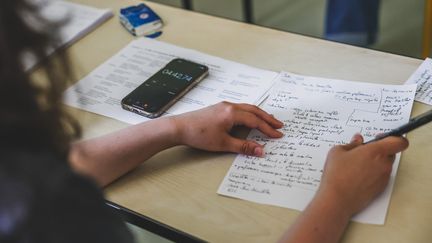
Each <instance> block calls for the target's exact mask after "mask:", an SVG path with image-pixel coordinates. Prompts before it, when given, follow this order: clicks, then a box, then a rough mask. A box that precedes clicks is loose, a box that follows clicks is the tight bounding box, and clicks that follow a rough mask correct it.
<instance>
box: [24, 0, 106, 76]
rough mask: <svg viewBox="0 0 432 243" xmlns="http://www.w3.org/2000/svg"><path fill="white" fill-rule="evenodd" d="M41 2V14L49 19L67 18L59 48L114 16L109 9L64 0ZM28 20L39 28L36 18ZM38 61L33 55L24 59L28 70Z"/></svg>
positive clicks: (62, 28)
mask: <svg viewBox="0 0 432 243" xmlns="http://www.w3.org/2000/svg"><path fill="white" fill-rule="evenodd" d="M39 2H40V4H43V5H42V6H43V7H42V9H41V11H42V12H41V15H42V16H43V17H44V18H46V19H47V20H50V21H54V22H62V21H65V20H67V22H66V23H65V24H64V25H63V26H62V27H61V29H60V33H59V34H60V39H61V42H60V43H59V46H58V47H57V48H64V47H67V46H69V45H71V44H73V43H74V42H75V41H77V40H79V39H80V38H82V37H83V36H85V35H86V34H88V33H89V32H91V31H92V30H94V29H95V28H96V27H97V26H99V25H100V24H102V23H103V22H105V21H106V20H108V19H109V18H111V17H112V16H113V13H112V11H111V10H109V9H98V8H94V7H91V6H86V5H82V4H77V3H72V2H67V1H62V0H51V1H39ZM28 21H29V22H30V23H31V24H32V25H34V27H35V28H38V23H37V22H35V20H32V19H28ZM54 51H55V50H54V49H52V50H47V56H49V55H51V54H52V53H53V52H54ZM38 61H40V60H36V59H35V58H33V57H32V56H28V57H26V58H25V60H24V64H25V67H26V70H29V69H31V68H33V67H34V66H35V65H36V64H37V62H38Z"/></svg>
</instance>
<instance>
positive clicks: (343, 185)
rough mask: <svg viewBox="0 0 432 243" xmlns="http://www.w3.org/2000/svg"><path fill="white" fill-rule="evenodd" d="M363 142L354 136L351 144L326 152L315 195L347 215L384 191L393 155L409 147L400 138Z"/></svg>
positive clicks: (357, 210)
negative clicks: (330, 201) (335, 203)
mask: <svg viewBox="0 0 432 243" xmlns="http://www.w3.org/2000/svg"><path fill="white" fill-rule="evenodd" d="M362 143H363V137H362V136H361V135H359V134H356V135H355V136H354V137H353V139H352V141H351V143H349V144H347V145H339V146H335V147H333V148H332V149H331V150H330V151H329V153H328V155H327V160H326V164H325V167H324V173H323V177H322V179H321V185H320V188H319V190H318V192H317V195H316V197H324V198H326V200H334V201H333V202H337V204H339V205H340V210H344V213H346V214H347V216H352V215H353V214H355V213H357V212H359V211H360V210H362V209H363V208H365V207H366V206H367V205H368V204H369V203H370V202H371V201H372V200H373V199H374V198H375V197H376V196H377V195H378V194H380V193H381V192H382V191H383V190H384V189H385V188H386V185H387V184H388V181H389V178H390V174H391V171H392V166H393V161H394V159H395V154H396V153H398V152H401V151H403V150H405V149H406V148H407V147H408V141H407V140H406V139H405V138H403V137H388V138H385V139H382V140H379V141H377V142H373V143H370V144H362Z"/></svg>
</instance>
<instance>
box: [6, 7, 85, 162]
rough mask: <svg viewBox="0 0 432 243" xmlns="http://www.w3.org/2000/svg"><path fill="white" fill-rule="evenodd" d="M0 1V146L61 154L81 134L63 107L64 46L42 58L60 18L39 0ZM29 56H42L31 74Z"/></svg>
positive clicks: (56, 39)
mask: <svg viewBox="0 0 432 243" xmlns="http://www.w3.org/2000/svg"><path fill="white" fill-rule="evenodd" d="M38 2H39V4H43V2H40V1H38ZM0 6H1V7H0V147H2V148H5V147H6V148H7V147H11V146H12V147H17V146H18V147H25V148H26V149H31V150H41V149H45V150H46V149H49V150H53V151H54V152H58V153H61V154H65V153H67V151H68V147H69V143H70V142H71V140H72V139H74V138H75V137H77V136H79V134H80V130H79V126H78V124H77V122H76V121H75V120H74V119H72V118H71V117H70V116H69V115H68V114H67V113H66V112H65V111H64V110H63V108H62V92H63V91H64V89H65V87H66V85H67V83H68V78H70V77H71V72H70V69H69V66H68V65H67V64H68V60H67V56H66V55H65V54H64V53H63V52H62V51H60V52H59V51H58V52H56V54H55V55H53V56H52V57H50V58H49V59H46V58H45V59H44V57H45V56H46V53H47V50H49V49H50V48H55V47H57V46H58V45H59V37H58V36H57V33H58V29H59V27H60V26H61V23H52V22H48V21H47V20H44V19H43V17H42V16H40V14H39V12H40V11H39V8H40V7H41V5H35V4H32V3H29V2H27V1H25V0H1V3H0ZM29 57H30V58H36V59H38V60H42V59H44V62H43V63H42V65H40V67H39V68H38V69H37V70H36V71H35V72H33V73H32V75H30V72H27V71H26V70H25V66H24V62H23V60H24V59H25V58H29Z"/></svg>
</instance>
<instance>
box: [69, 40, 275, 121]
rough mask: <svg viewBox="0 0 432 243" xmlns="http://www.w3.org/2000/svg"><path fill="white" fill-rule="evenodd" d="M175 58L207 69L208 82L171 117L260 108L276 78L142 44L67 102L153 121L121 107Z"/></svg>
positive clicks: (89, 79) (91, 79) (99, 72)
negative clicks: (231, 107) (225, 105)
mask: <svg viewBox="0 0 432 243" xmlns="http://www.w3.org/2000/svg"><path fill="white" fill-rule="evenodd" d="M176 57H181V58H185V59H188V60H192V61H195V62H198V63H201V64H204V65H207V66H208V67H209V76H208V77H206V78H205V79H204V80H203V81H201V83H199V84H197V85H196V86H195V87H194V88H193V89H192V90H191V91H189V92H188V93H187V94H186V95H185V96H184V97H183V98H181V99H180V100H179V101H178V102H177V103H176V104H174V105H173V106H172V107H171V108H170V109H168V111H167V113H168V115H169V114H180V113H184V112H188V111H192V110H197V109H200V108H204V107H206V106H209V105H212V104H216V103H218V102H221V101H230V102H233V103H249V104H258V102H260V100H262V99H263V98H262V97H263V95H264V94H265V93H266V92H267V91H268V90H269V89H270V87H271V86H272V85H273V82H274V79H275V78H276V76H277V73H275V72H271V71H267V70H262V69H258V68H254V67H251V66H247V65H243V64H240V63H236V62H232V61H228V60H224V59H222V58H218V57H214V56H210V55H207V54H204V53H201V52H198V51H194V50H191V49H186V48H181V47H178V46H174V45H171V44H168V43H164V42H160V41H157V40H152V39H147V38H141V39H138V40H135V41H132V42H131V43H130V44H129V45H128V46H126V47H125V48H124V49H123V50H121V51H120V52H119V53H117V54H116V55H115V56H113V57H112V58H110V59H109V60H108V61H106V62H105V63H103V64H102V65H100V66H99V67H98V68H96V69H95V70H94V71H93V72H91V73H90V74H89V75H87V76H86V77H84V78H83V79H82V80H81V81H79V82H78V83H77V84H76V85H73V86H72V87H70V88H69V89H68V90H66V92H65V95H64V102H65V103H66V104H67V105H70V106H73V107H76V108H80V109H84V110H87V111H90V112H94V113H97V114H100V115H104V116H108V117H111V118H114V119H117V120H120V121H123V122H127V123H131V124H136V123H139V122H143V121H146V120H148V118H145V117H143V116H140V115H136V114H134V113H132V112H129V111H125V110H123V109H122V108H121V105H120V101H121V99H122V98H123V97H125V96H126V95H127V94H128V93H129V92H131V91H132V90H134V89H135V88H136V87H138V86H139V85H140V84H141V83H143V82H144V81H145V80H146V79H147V78H149V77H150V76H151V75H152V74H154V73H156V72H157V71H158V70H159V69H160V68H162V67H163V66H164V65H165V64H167V63H168V62H169V61H171V60H172V59H174V58H176ZM165 115H166V114H165Z"/></svg>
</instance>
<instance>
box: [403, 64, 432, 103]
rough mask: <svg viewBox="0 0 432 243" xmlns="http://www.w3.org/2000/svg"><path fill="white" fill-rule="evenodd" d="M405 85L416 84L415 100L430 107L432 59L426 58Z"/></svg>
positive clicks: (431, 96) (431, 97)
mask: <svg viewBox="0 0 432 243" xmlns="http://www.w3.org/2000/svg"><path fill="white" fill-rule="evenodd" d="M406 84H417V93H416V96H415V100H417V101H419V102H422V103H425V104H428V105H432V59H430V58H426V60H424V62H423V63H422V64H421V65H420V67H419V68H418V69H417V70H416V71H415V72H414V73H413V74H412V75H411V77H410V78H409V79H408V81H407V82H406Z"/></svg>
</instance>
